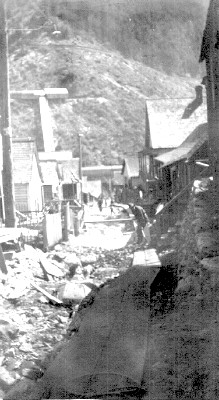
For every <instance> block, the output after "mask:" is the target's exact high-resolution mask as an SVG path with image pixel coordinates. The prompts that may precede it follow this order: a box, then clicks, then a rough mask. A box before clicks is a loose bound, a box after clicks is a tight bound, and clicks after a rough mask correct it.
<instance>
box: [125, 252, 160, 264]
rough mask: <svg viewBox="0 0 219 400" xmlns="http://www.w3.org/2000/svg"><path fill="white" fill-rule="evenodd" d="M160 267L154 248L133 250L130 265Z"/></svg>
mask: <svg viewBox="0 0 219 400" xmlns="http://www.w3.org/2000/svg"><path fill="white" fill-rule="evenodd" d="M137 265H139V266H145V267H147V268H150V267H157V268H160V267H161V262H160V259H159V257H158V255H157V252H156V250H155V249H148V250H138V251H135V252H134V257H133V262H132V266H133V267H134V266H137Z"/></svg>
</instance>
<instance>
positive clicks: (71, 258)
mask: <svg viewBox="0 0 219 400" xmlns="http://www.w3.org/2000/svg"><path fill="white" fill-rule="evenodd" d="M64 261H65V263H66V264H68V265H76V266H78V265H80V266H81V261H80V259H79V258H78V256H77V255H76V254H75V253H72V254H68V255H67V257H66V258H65V260H64Z"/></svg>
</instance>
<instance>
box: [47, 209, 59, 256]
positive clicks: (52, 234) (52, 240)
mask: <svg viewBox="0 0 219 400" xmlns="http://www.w3.org/2000/svg"><path fill="white" fill-rule="evenodd" d="M61 240H62V219H61V214H60V213H56V214H46V215H45V216H44V219H43V247H44V249H48V248H49V247H52V246H54V245H55V244H56V243H58V242H60V241H61Z"/></svg>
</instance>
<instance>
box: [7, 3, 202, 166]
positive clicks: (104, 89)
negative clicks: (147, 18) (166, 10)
mask: <svg viewBox="0 0 219 400" xmlns="http://www.w3.org/2000/svg"><path fill="white" fill-rule="evenodd" d="M19 2H20V4H21V7H20V8H19V9H18V8H16V7H15V8H14V9H13V8H12V6H11V8H10V10H9V35H10V85H11V89H12V90H19V89H41V88H44V87H67V88H68V90H69V99H68V101H67V102H65V103H55V102H53V103H50V104H51V110H52V115H53V122H54V133H55V136H56V138H57V143H58V144H59V148H62V149H72V150H73V152H74V155H75V156H77V155H78V133H83V134H84V138H83V155H84V165H89V164H91V163H92V164H96V163H106V164H111V163H117V162H120V161H121V159H122V158H123V157H124V156H125V155H127V154H133V153H135V152H137V151H138V150H140V149H141V148H142V146H143V143H144V113H145V100H146V99H147V98H173V97H174V98H181V97H183V98H185V97H186V98H187V97H193V96H194V89H193V88H194V85H195V84H196V83H197V82H199V80H198V81H194V79H193V78H189V77H188V76H187V77H177V76H176V74H175V76H171V77H170V76H168V75H167V74H166V73H164V72H160V71H159V69H163V67H162V66H161V65H158V64H157V65H156V66H157V67H158V68H157V69H154V68H152V67H150V66H148V65H150V63H148V65H146V64H145V63H143V62H141V61H138V60H137V59H138V57H135V58H137V59H136V60H134V59H133V58H131V57H130V58H128V57H127V56H126V57H124V54H122V53H123V52H122V51H121V49H117V47H118V46H117V45H116V40H115V41H114V45H113V41H111V42H110V43H109V41H108V39H109V38H106V37H105V36H104V34H103V36H102V39H101V35H100V36H99V37H97V36H98V35H97V34H96V33H95V30H94V29H93V23H91V22H89V23H88V22H86V21H87V20H86V18H84V17H83V15H84V14H83V12H85V11H84V10H88V14H89V16H90V20H89V21H91V20H92V18H91V17H92V15H94V14H93V13H94V8H93V10H90V8H88V3H86V2H83V3H81V2H72V3H74V4H76V5H77V6H78V7H79V5H80V7H81V4H82V5H83V7H82V8H79V10H81V11H80V12H79V11H78V12H77V13H76V12H74V13H73V12H72V13H70V12H69V15H68V18H67V15H66V14H65V18H64V16H63V15H60V13H59V12H58V11H60V4H61V5H62V6H63V4H62V3H63V2H60V1H59V2H58V0H57V1H55V0H54V1H52V2H50V3H51V4H53V5H56V4H57V3H59V4H58V7H59V8H56V7H54V8H52V9H51V7H47V6H45V4H46V3H44V7H43V4H41V3H42V2H40V1H39V0H38V1H36V2H35V3H34V7H32V8H30V4H29V3H25V2H24V0H19ZM15 3H16V4H17V2H15ZM91 3H92V1H91ZM131 3H132V2H130V4H131ZM155 3H156V2H155ZM31 4H32V5H33V3H31ZM40 4H41V5H42V7H39V6H40ZM93 4H95V7H96V8H95V9H96V23H99V12H100V9H98V8H97V5H98V2H93ZM102 4H106V3H105V2H103V3H102ZM109 4H111V2H110V3H109ZM128 4H129V3H128ZM136 4H137V3H136ZM111 5H112V7H111V10H114V14H112V13H111V14H107V15H108V16H109V15H110V16H112V15H115V10H116V7H117V5H115V2H114V3H113V2H112V4H111ZM120 9H121V10H122V12H121V15H124V17H125V15H126V14H127V13H128V11H127V10H126V9H125V8H124V7H123V8H120ZM13 10H14V11H13ZM62 10H65V13H66V10H68V8H67V6H66V7H64V6H63V7H62ZM15 11H16V12H15ZM82 11H83V12H82ZM132 11H133V10H132ZM157 12H158V11H157ZM172 12H173V11H172ZM53 14H54V15H53ZM72 15H74V23H73V22H72V20H70V19H71V18H70V16H71V17H72ZM127 15H128V14H127ZM127 15H126V16H127ZM76 16H79V17H80V16H81V18H79V19H77V18H76ZM139 16H140V13H139ZM93 18H94V17H93ZM153 18H154V17H153ZM153 18H152V19H151V21H153V20H154V19H153ZM67 19H68V20H67ZM76 21H77V23H76ZM82 21H85V22H84V25H83V24H82ZM92 21H94V19H93V20H92ZM113 21H114V22H115V24H117V22H118V21H117V22H116V18H115V20H113V19H112V20H111V26H110V28H109V27H108V34H109V33H110V32H112V31H113V29H112V26H113V25H112V24H113ZM136 21H137V20H136ZM172 21H174V17H173V18H172ZM187 22H188V21H187ZM77 24H78V25H77ZM82 25H83V26H82ZM137 25H138V23H137V22H136V23H135V26H137ZM101 26H102V27H103V28H104V24H102V25H101ZM117 26H118V24H117ZM145 26H147V24H146V25H145ZM191 26H192V22H191ZM15 28H16V29H15ZM17 29H20V30H17ZM98 29H99V28H98ZM147 29H149V27H147ZM193 29H195V28H194V26H193ZM54 30H55V31H59V32H58V33H55V34H54ZM125 32H126V31H125ZM151 32H153V29H152V31H151ZM103 33H104V32H103ZM126 37H127V38H128V36H127V35H126ZM159 37H160V39H161V44H162V41H163V37H162V34H161V33H160V34H159ZM173 37H174V35H173ZM104 38H105V39H104ZM157 40H158V39H157ZM167 43H168V41H167ZM167 43H166V45H167ZM134 47H136V48H137V44H136V46H134ZM160 47H162V46H160ZM119 50H120V51H119ZM198 51H199V48H197V49H196V52H197V54H198ZM155 53H156V52H155ZM187 53H188V51H187ZM190 55H191V53H190ZM197 65H198V59H197ZM188 72H189V71H188ZM188 101H190V100H189V99H188ZM186 102H187V100H186ZM172 111H173V110H172ZM158 118H159V117H158ZM35 122H36V121H35V119H34V105H33V104H32V103H30V102H18V101H16V100H13V102H12V123H13V132H14V135H16V136H17V135H23V136H29V135H30V133H31V131H33V130H35V129H36V125H35Z"/></svg>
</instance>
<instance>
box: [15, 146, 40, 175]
mask: <svg viewBox="0 0 219 400" xmlns="http://www.w3.org/2000/svg"><path fill="white" fill-rule="evenodd" d="M34 156H36V144H35V142H34V141H33V140H28V139H27V140H23V141H21V140H19V141H13V143H12V157H13V178H14V183H29V182H30V181H31V179H32V172H33V161H34Z"/></svg>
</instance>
